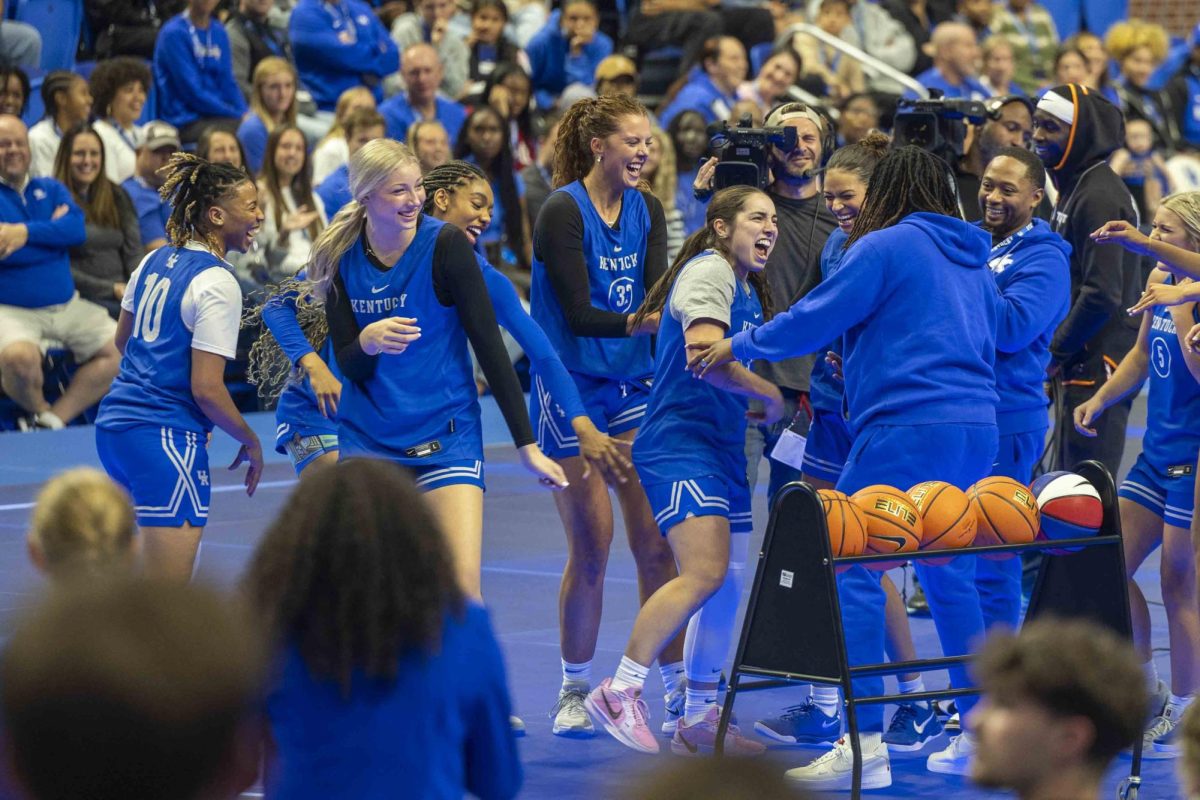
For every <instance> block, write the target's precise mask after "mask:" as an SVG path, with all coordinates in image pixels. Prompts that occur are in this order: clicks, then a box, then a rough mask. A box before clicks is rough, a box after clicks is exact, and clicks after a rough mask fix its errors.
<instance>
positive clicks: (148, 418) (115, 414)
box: [96, 242, 241, 433]
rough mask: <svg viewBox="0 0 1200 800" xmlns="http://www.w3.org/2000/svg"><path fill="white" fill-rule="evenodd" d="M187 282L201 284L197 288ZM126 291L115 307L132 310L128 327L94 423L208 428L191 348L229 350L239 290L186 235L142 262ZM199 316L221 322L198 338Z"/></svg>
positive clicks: (220, 264)
mask: <svg viewBox="0 0 1200 800" xmlns="http://www.w3.org/2000/svg"><path fill="white" fill-rule="evenodd" d="M210 270H221V271H222V272H221V273H217V274H208V273H209V271H210ZM193 283H195V284H197V287H199V286H201V285H203V288H200V289H199V291H197V290H196V289H197V287H193ZM189 290H191V291H189ZM127 291H128V292H130V293H132V299H130V297H129V294H127V295H126V300H125V301H123V302H122V308H123V309H125V310H127V311H129V312H131V313H132V314H133V332H132V334H131V335H130V337H129V341H128V342H127V343H126V345H125V355H124V357H123V358H122V359H121V371H120V373H119V374H118V375H117V377H116V379H115V380H114V381H113V384H112V389H110V390H109V392H108V394H107V395H106V396H105V397H104V400H103V401H101V403H100V414H99V416H97V418H96V425H97V426H99V427H102V428H108V429H110V430H120V429H123V428H129V427H133V426H135V425H147V424H149V425H161V426H166V427H170V428H177V429H180V430H185V431H196V432H200V433H207V432H208V431H210V430H212V427H213V424H212V422H211V421H209V419H208V417H206V416H205V415H204V412H203V411H201V410H200V407H199V406H198V405H197V404H196V401H195V399H194V398H193V397H192V349H193V347H196V348H199V349H202V350H206V351H210V352H215V353H217V354H218V355H221V356H224V357H225V358H233V357H234V355H235V350H236V345H237V331H238V327H239V325H240V317H241V291H240V290H239V289H238V288H237V280H236V279H235V278H234V277H233V274H232V273H231V272H230V267H229V265H228V264H227V263H226V262H225V261H223V260H222V259H220V258H218V257H217V256H215V255H213V253H211V252H210V251H209V250H207V249H205V248H203V247H201V246H200V245H198V244H195V243H192V242H189V243H188V244H187V245H185V246H184V247H160V248H159V249H158V250H155V251H154V252H153V253H152V254H150V255H149V256H147V257H146V259H145V260H144V261H143V262H142V265H141V266H140V267H139V268H138V270H137V271H136V272H135V273H134V275H133V277H132V278H131V279H130V282H129V287H128V290H127ZM202 319H207V320H217V321H219V322H220V324H221V326H222V330H219V331H211V332H206V333H205V335H204V337H203V341H202V340H201V338H200V332H199V331H198V330H197V326H198V324H201V320H202ZM226 328H228V329H226ZM230 343H231V344H230Z"/></svg>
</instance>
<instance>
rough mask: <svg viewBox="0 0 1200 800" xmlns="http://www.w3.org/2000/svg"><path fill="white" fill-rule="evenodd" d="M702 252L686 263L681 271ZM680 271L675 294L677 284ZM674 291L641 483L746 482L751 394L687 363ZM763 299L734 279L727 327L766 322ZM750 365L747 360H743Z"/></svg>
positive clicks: (662, 334)
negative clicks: (713, 380) (700, 375)
mask: <svg viewBox="0 0 1200 800" xmlns="http://www.w3.org/2000/svg"><path fill="white" fill-rule="evenodd" d="M712 256H713V252H712V251H711V250H708V251H705V252H703V253H700V254H699V255H698V256H696V257H695V258H693V259H692V260H691V261H689V262H688V263H687V264H686V265H684V267H683V269H682V270H681V271H680V273H679V277H681V276H683V275H684V274H685V273H686V272H687V270H688V269H689V268H691V267H692V266H693V265H694V264H695V263H696V260H697V259H700V258H704V257H712ZM679 277H676V282H675V285H674V286H672V287H671V295H674V293H675V288H676V287H677V286H678V285H679ZM670 308H671V297H670V296H668V297H667V302H666V304H665V305H664V308H663V315H662V322H661V323H660V324H659V328H658V346H657V351H656V353H655V365H654V388H653V389H652V391H651V393H650V402H649V404H648V407H647V409H646V416H645V420H644V421H643V423H642V427H641V429H640V430H639V431H638V435H637V438H636V439H634V443H633V460H634V463H635V464H636V465H637V469H638V474H639V475H640V476H641V477H642V482H643V483H648V484H651V483H666V482H669V481H678V480H684V479H687V478H694V477H698V476H703V475H720V476H722V477H724V478H725V479H726V480H728V481H729V482H730V483H731V484H732V485H740V484H744V483H745V482H746V451H745V443H746V409H747V408H748V399H747V398H746V397H743V396H741V395H737V394H734V393H732V392H728V391H725V390H724V389H718V388H717V387H716V386H713V385H712V384H710V383H709V382H708V381H701V380H696V379H695V378H693V377H692V374H691V373H690V372H688V371H687V369H685V365H686V364H687V350H686V344H687V343H686V340H685V339H684V328H683V323H682V322H681V321H680V320H677V319H675V317H674V316H672V315H671V313H670V311H669V310H670ZM762 319H763V312H762V304H761V303H760V302H759V299H758V295H757V294H756V293H755V291H754V290H753V289H752V288H751V287H750V286H749V285H748V284H744V283H742V282H740V281H735V283H734V292H733V305H732V306H731V307H730V311H729V332H730V333H739V332H741V331H748V330H753V329H754V328H756V327H758V326H759V325H760V324H762ZM744 366H746V368H747V369H749V366H750V365H749V364H746V365H744Z"/></svg>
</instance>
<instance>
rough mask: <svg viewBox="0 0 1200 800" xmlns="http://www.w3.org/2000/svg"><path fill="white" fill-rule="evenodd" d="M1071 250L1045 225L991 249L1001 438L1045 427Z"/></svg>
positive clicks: (1067, 296) (1066, 298)
mask: <svg viewBox="0 0 1200 800" xmlns="http://www.w3.org/2000/svg"><path fill="white" fill-rule="evenodd" d="M1070 257H1071V245H1069V244H1067V243H1066V242H1065V241H1064V240H1063V238H1062V237H1061V236H1059V235H1058V234H1057V233H1055V232H1054V231H1053V230H1051V229H1050V225H1049V224H1048V223H1047V222H1045V221H1044V220H1040V219H1034V220H1033V221H1032V222H1030V223H1029V226H1027V227H1026V228H1023V229H1022V230H1020V231H1017V232H1016V233H1014V234H1012V235H1011V236H1009V237H1008V238H1006V239H1004V240H1003V241H1001V242H998V243H997V244H996V246H995V247H993V248H992V254H991V257H990V258H989V259H988V266H989V267H990V268H991V273H992V277H993V278H995V279H996V286H997V287H998V288H999V289H1000V296H999V298H998V299H997V304H996V317H997V319H996V351H997V352H996V391H997V393H998V394H999V395H1000V404H999V405H998V406H997V407H996V424H997V425H999V427H1000V435H1001V436H1004V435H1006V434H1012V433H1027V432H1029V431H1037V430H1042V429H1043V428H1045V427H1046V425H1047V424H1048V423H1047V417H1046V404H1047V403H1046V389H1045V385H1044V383H1045V380H1046V365H1047V364H1049V363H1050V340H1051V338H1053V337H1054V331H1055V330H1057V329H1058V323H1060V322H1062V321H1063V319H1064V318H1066V316H1067V309H1068V308H1070V303H1071V266H1070V261H1069V259H1070Z"/></svg>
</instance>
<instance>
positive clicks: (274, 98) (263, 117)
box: [237, 56, 296, 175]
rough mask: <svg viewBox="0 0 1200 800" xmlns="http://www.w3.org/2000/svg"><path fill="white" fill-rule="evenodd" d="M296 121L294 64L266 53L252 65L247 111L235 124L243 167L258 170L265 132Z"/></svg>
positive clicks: (250, 171) (253, 171)
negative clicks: (251, 86)
mask: <svg viewBox="0 0 1200 800" xmlns="http://www.w3.org/2000/svg"><path fill="white" fill-rule="evenodd" d="M295 124H296V68H295V67H293V66H292V65H291V63H290V62H289V61H287V60H286V59H283V58H280V57H278V56H267V57H266V58H264V59H263V60H262V61H260V62H258V66H257V67H255V68H254V89H253V90H252V92H251V94H250V111H249V112H247V114H246V117H245V119H243V120H242V124H241V125H239V126H238V129H237V138H238V141H239V142H241V143H242V149H243V150H245V151H246V170H247V171H248V172H249V173H250V174H251V175H257V174H258V173H259V172H260V171H261V170H262V165H263V154H264V153H265V152H266V149H267V136H269V135H270V133H271V131H273V130H275V129H276V128H277V127H279V126H280V125H295Z"/></svg>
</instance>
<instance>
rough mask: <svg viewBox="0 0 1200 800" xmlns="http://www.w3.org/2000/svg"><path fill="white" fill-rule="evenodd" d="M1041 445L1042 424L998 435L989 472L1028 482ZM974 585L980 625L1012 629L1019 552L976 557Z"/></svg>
mask: <svg viewBox="0 0 1200 800" xmlns="http://www.w3.org/2000/svg"><path fill="white" fill-rule="evenodd" d="M1045 445H1046V429H1045V428H1042V429H1041V430H1037V431H1028V432H1026V433H1008V434H1005V435H1004V436H1001V437H1000V449H999V452H998V453H997V454H996V463H995V464H994V465H993V466H992V475H1003V476H1004V477H1006V478H1012V479H1013V480H1017V481H1020V482H1021V483H1025V484H1028V483H1029V482H1030V481H1031V480H1033V467H1034V465H1035V464H1037V462H1038V459H1039V458H1041V457H1042V450H1043V449H1044V447H1045ZM975 585H976V586H977V587H978V588H979V605H980V607H981V608H982V609H983V624H984V627H985V628H987V629H988V630H989V631H990V630H991V629H992V627H993V626H995V625H1006V626H1007V627H1009V628H1011V629H1013V630H1016V629H1017V626H1018V625H1019V624H1020V622H1021V558H1020V556H1016V555H1014V556H1013V557H1012V558H1008V559H1005V560H1004V561H993V560H991V559H987V558H980V559H977V562H976V564H975Z"/></svg>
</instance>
